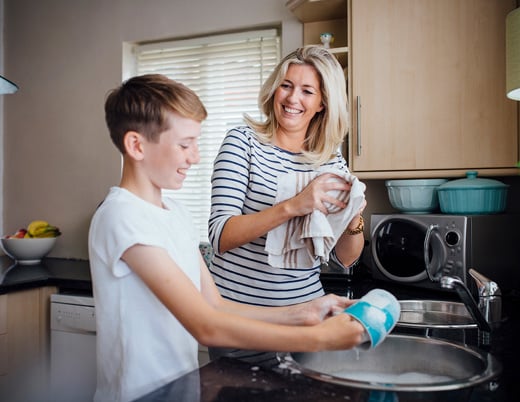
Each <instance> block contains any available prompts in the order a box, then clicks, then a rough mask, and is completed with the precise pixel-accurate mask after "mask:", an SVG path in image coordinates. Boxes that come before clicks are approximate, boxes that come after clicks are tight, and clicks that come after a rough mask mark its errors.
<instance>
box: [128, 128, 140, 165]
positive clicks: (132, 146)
mask: <svg viewBox="0 0 520 402" xmlns="http://www.w3.org/2000/svg"><path fill="white" fill-rule="evenodd" d="M123 143H124V144H125V150H126V153H127V154H128V155H129V156H131V157H132V158H133V159H136V160H141V159H142V158H143V143H142V136H141V134H139V133H138V132H136V131H128V132H127V133H126V134H125V136H124V140H123Z"/></svg>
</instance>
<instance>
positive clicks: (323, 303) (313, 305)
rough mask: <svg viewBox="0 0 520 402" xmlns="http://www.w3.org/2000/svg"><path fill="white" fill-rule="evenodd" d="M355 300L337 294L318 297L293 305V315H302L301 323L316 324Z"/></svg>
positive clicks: (341, 310)
mask: <svg viewBox="0 0 520 402" xmlns="http://www.w3.org/2000/svg"><path fill="white" fill-rule="evenodd" d="M353 303H355V300H351V299H347V298H346V297H342V296H338V295H335V294H328V295H326V296H322V297H318V298H317V299H314V300H311V301H309V302H306V303H302V304H297V305H294V306H291V307H292V308H293V311H291V314H294V316H293V317H300V322H299V324H300V325H316V324H318V323H320V322H321V321H323V320H324V319H326V318H328V317H331V316H333V315H337V314H338V313H341V312H343V310H345V309H346V308H347V307H348V306H350V305H351V304H353Z"/></svg>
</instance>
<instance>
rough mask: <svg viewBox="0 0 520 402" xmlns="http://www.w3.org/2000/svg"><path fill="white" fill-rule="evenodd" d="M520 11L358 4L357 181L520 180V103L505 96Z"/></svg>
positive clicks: (507, 3)
mask: <svg viewBox="0 0 520 402" xmlns="http://www.w3.org/2000/svg"><path fill="white" fill-rule="evenodd" d="M514 8H515V0H503V1H488V0H436V1H431V0H393V1H379V0H352V3H351V9H350V15H349V21H350V24H351V27H350V28H351V38H350V43H349V51H350V60H349V62H350V65H351V71H350V72H349V73H350V74H349V80H350V82H349V88H350V93H351V94H352V96H351V103H352V104H353V105H352V109H353V130H351V132H352V134H351V140H350V152H349V153H350V155H349V156H350V165H351V169H352V170H353V171H354V172H357V173H363V172H375V176H372V177H385V175H387V174H388V173H389V172H390V173H395V172H403V171H409V172H411V173H412V175H413V176H417V177H419V176H421V175H426V176H427V175H428V173H424V171H430V173H431V171H439V170H448V171H449V170H453V171H456V170H461V171H464V170H466V169H478V170H481V169H485V170H486V169H487V171H488V172H490V173H492V172H493V171H496V172H497V173H499V174H502V173H504V169H505V170H506V171H509V170H510V173H513V172H515V170H514V166H515V164H516V162H517V161H518V158H519V151H518V121H517V119H518V118H517V104H516V103H515V102H514V101H511V100H509V99H507V98H506V96H505V38H504V26H505V17H506V15H507V13H508V12H509V11H510V10H512V9H514ZM358 102H360V105H358V104H357V103H358ZM358 106H360V107H359V111H360V115H359V121H358V116H357V113H356V110H358ZM358 128H359V131H360V137H359V141H360V143H359V142H358V138H357V136H356V133H357V130H358ZM358 145H359V146H360V151H361V152H360V154H358V152H357V151H358ZM508 169H509V170H508ZM385 172H386V173H385ZM360 176H361V177H363V175H362V174H360ZM367 177H368V176H367Z"/></svg>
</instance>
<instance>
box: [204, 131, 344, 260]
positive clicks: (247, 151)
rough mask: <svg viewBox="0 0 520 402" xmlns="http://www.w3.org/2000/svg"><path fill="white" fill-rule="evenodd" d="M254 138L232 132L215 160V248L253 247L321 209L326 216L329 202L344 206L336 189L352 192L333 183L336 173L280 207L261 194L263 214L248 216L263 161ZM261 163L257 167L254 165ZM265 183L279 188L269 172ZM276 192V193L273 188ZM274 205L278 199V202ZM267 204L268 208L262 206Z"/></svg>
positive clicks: (212, 229)
mask: <svg viewBox="0 0 520 402" xmlns="http://www.w3.org/2000/svg"><path fill="white" fill-rule="evenodd" d="M254 141H256V140H254V139H252V138H251V137H250V136H248V134H246V133H243V132H241V131H239V130H231V131H230V132H229V133H228V134H227V135H226V137H225V139H224V141H223V143H222V146H221V148H220V150H219V153H218V155H217V158H216V159H215V164H214V171H213V176H212V194H211V216H210V219H209V239H210V242H211V244H212V246H213V248H214V249H215V250H218V252H220V253H224V252H226V251H229V250H231V249H233V248H236V247H239V246H241V245H244V244H247V243H250V242H252V241H254V240H255V239H257V238H259V237H260V236H263V235H265V234H266V233H268V232H269V231H270V230H272V229H274V228H275V227H277V226H279V225H281V224H282V223H284V222H286V221H288V220H289V219H291V218H294V217H296V216H303V215H307V214H309V213H311V212H312V211H313V210H314V209H319V210H321V211H323V212H324V213H326V212H327V208H326V207H325V205H324V203H325V202H329V203H332V204H334V205H337V206H338V207H339V208H345V206H346V205H345V204H344V203H342V202H341V201H339V200H337V199H335V198H334V197H331V196H330V195H328V194H327V192H328V191H331V190H344V191H350V183H346V182H339V181H330V180H329V179H330V177H331V174H324V175H321V176H319V177H318V178H316V179H315V180H313V181H312V182H311V183H310V184H309V185H308V186H307V187H306V188H305V189H304V190H303V191H302V192H301V193H300V194H298V195H297V196H296V197H293V198H291V199H289V200H286V201H284V202H281V203H279V204H276V205H268V206H267V207H266V204H265V203H266V202H268V201H267V200H269V197H266V196H265V195H264V196H262V195H261V194H256V196H257V198H258V199H257V200H255V202H256V203H257V204H258V205H261V207H260V206H258V207H257V208H258V209H261V210H260V211H259V212H254V211H253V212H248V213H246V214H244V213H243V210H244V209H251V208H250V207H249V208H247V207H246V205H245V204H246V197H247V194H248V191H249V190H250V188H249V187H250V180H251V177H252V176H255V175H260V174H261V173H260V172H258V164H259V162H258V161H257V160H256V158H258V157H253V156H252V152H253V150H254V149H255V146H256V145H255V143H254ZM273 157H274V156H273ZM255 164H256V165H257V166H256V168H255V169H253V168H252V167H251V166H252V165H255ZM263 176H265V177H262V179H261V180H262V181H265V183H266V184H265V185H266V186H267V185H269V186H271V187H275V186H276V179H277V178H276V177H275V176H274V175H273V174H272V173H270V174H269V175H267V174H264V175H263ZM271 191H272V190H271ZM270 202H274V196H273V199H272V201H270ZM262 203H263V205H262Z"/></svg>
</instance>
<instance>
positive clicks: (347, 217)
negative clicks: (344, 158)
mask: <svg viewBox="0 0 520 402" xmlns="http://www.w3.org/2000/svg"><path fill="white" fill-rule="evenodd" d="M324 173H334V174H335V175H337V176H339V177H342V178H343V179H345V180H347V181H348V182H351V183H352V187H351V190H350V193H349V192H346V191H339V190H333V191H330V192H329V194H330V195H332V196H334V197H335V198H337V199H340V200H341V201H343V202H345V203H347V206H346V207H345V208H344V209H342V210H341V209H339V208H338V207H336V206H334V205H329V207H328V211H329V214H327V215H325V214H324V213H323V212H321V211H319V210H314V211H313V212H312V213H311V214H309V215H305V216H298V217H295V218H292V219H290V220H288V221H287V222H285V223H283V224H281V225H280V226H277V227H276V228H274V229H273V230H271V231H269V232H268V233H267V240H266V243H265V251H266V252H267V253H268V257H267V261H268V263H269V265H271V266H273V267H278V268H312V267H313V266H314V265H315V261H316V258H319V259H320V260H321V262H327V261H328V260H329V253H330V251H331V250H332V249H333V248H334V246H335V245H336V242H337V240H338V239H339V237H340V236H341V234H342V233H343V231H344V230H345V228H346V227H347V226H348V224H349V223H350V221H351V220H352V218H353V217H354V216H355V215H357V214H358V212H359V209H360V208H361V205H362V204H363V201H364V199H365V184H364V183H362V182H360V181H359V179H358V178H357V177H356V176H354V175H352V174H350V173H347V172H344V171H342V170H338V169H327V170H320V171H317V172H290V173H286V174H284V175H281V176H279V177H278V183H277V192H276V200H275V203H279V202H282V201H284V200H287V199H289V198H291V197H294V196H295V195H296V194H298V193H300V192H301V191H302V190H303V189H304V188H305V187H306V186H307V185H308V184H309V183H310V182H311V181H312V180H313V179H314V178H316V177H317V176H319V175H322V174H324ZM332 180H337V179H336V178H333V179H332Z"/></svg>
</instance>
